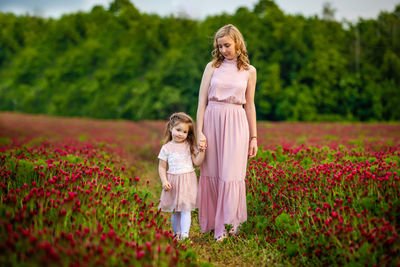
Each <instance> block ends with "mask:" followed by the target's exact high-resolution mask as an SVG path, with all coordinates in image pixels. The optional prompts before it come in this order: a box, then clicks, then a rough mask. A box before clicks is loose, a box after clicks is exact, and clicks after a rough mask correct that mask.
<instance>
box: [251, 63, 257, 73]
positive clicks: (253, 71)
mask: <svg viewBox="0 0 400 267" xmlns="http://www.w3.org/2000/svg"><path fill="white" fill-rule="evenodd" d="M249 72H250V73H256V72H257V69H256V68H255V67H254V66H253V65H250V64H249Z"/></svg>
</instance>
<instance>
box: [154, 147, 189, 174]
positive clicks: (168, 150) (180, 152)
mask: <svg viewBox="0 0 400 267" xmlns="http://www.w3.org/2000/svg"><path fill="white" fill-rule="evenodd" d="M158 158H159V159H162V160H165V161H166V162H168V171H167V173H170V174H183V173H188V172H192V171H194V168H193V163H192V157H191V154H190V145H189V143H188V142H183V143H172V142H168V143H166V144H165V145H163V146H162V147H161V151H160V154H158Z"/></svg>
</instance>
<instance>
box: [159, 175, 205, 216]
mask: <svg viewBox="0 0 400 267" xmlns="http://www.w3.org/2000/svg"><path fill="white" fill-rule="evenodd" d="M167 180H168V181H169V182H170V183H171V185H172V190H170V191H165V190H163V191H162V192H161V198H160V204H159V206H158V208H161V210H162V211H168V212H172V211H174V210H175V211H192V210H194V209H196V208H197V187H198V186H197V177H196V173H195V172H194V171H193V172H189V173H183V174H170V173H167Z"/></svg>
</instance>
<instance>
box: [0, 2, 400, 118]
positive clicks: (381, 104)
mask: <svg viewBox="0 0 400 267" xmlns="http://www.w3.org/2000/svg"><path fill="white" fill-rule="evenodd" d="M328 8H329V7H328ZM399 9H400V6H399V5H398V6H397V7H396V8H395V10H394V11H393V12H381V13H380V14H379V16H378V17H377V18H376V19H370V20H359V21H358V22H357V23H352V24H347V25H345V24H344V23H339V22H337V21H335V20H334V19H333V16H332V14H330V13H329V12H328V11H329V10H328V11H327V12H328V13H329V14H328V13H326V14H327V15H326V14H325V15H326V16H325V15H324V17H323V18H319V17H317V16H314V17H308V18H307V17H303V16H299V15H296V16H293V15H288V14H284V12H283V11H282V10H281V9H280V8H279V7H278V6H277V5H276V4H275V2H274V1H269V0H260V1H259V2H258V3H257V4H255V6H254V8H253V10H250V9H248V8H245V7H241V8H238V9H237V11H236V12H235V13H234V14H226V13H224V14H221V15H214V16H209V17H207V18H206V19H204V20H203V21H196V20H193V19H190V18H187V17H179V16H169V17H159V16H157V15H149V14H145V13H141V12H140V11H139V10H138V9H137V8H136V7H135V6H134V5H133V4H132V3H131V1H128V0H115V1H113V2H112V3H111V4H110V6H109V8H107V9H106V8H104V7H102V6H95V7H93V9H92V10H91V11H90V12H87V13H84V12H78V13H73V14H66V15H63V16H62V17H61V18H59V19H45V18H40V17H31V16H28V15H24V16H16V15H14V14H11V13H0V28H1V29H2V30H1V34H0V110H7V111H20V112H28V113H45V114H53V115H61V116H85V117H94V118H124V119H132V120H141V119H165V118H167V116H168V115H169V114H170V113H172V112H175V111H184V112H187V113H189V114H191V115H192V116H195V113H196V109H197V97H198V90H199V86H200V81H201V77H202V72H203V70H204V67H205V65H206V64H207V62H209V61H210V60H211V56H210V52H211V51H212V49H213V47H212V36H213V34H214V33H215V31H216V30H217V29H218V28H219V27H221V26H222V25H224V24H227V23H233V24H235V25H237V26H238V28H239V29H240V30H241V32H242V33H243V35H244V37H245V39H246V43H247V46H248V51H249V57H250V60H251V64H252V65H254V66H255V67H256V68H257V74H258V75H257V77H258V79H257V88H256V95H255V102H256V107H257V117H258V119H261V120H290V121H338V120H348V121H357V120H361V121H369V120H372V121H381V120H389V121H396V120H399V119H400V110H399V109H398V108H397V107H398V106H399V105H400V90H398V88H399V87H400V75H399V73H400V37H399V36H400V35H399V34H396V31H397V30H396V29H399V27H400V19H399V18H400V17H399V16H398V12H399ZM331 11H332V10H331ZM332 12H333V11H332Z"/></svg>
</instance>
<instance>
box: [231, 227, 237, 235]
mask: <svg viewBox="0 0 400 267" xmlns="http://www.w3.org/2000/svg"><path fill="white" fill-rule="evenodd" d="M237 233H238V229H237V227H232V228H231V230H229V235H237Z"/></svg>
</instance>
